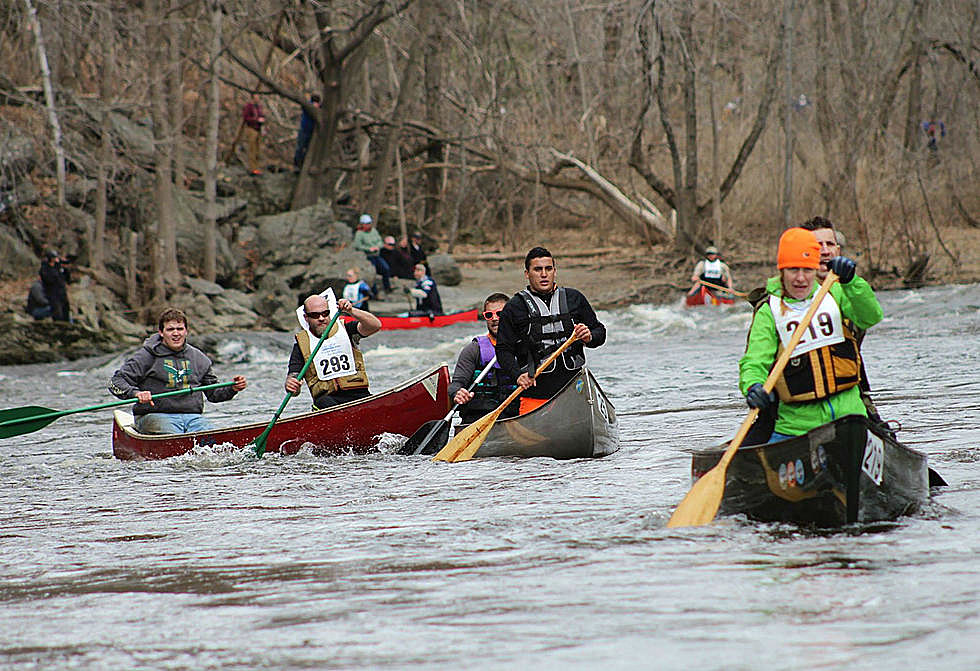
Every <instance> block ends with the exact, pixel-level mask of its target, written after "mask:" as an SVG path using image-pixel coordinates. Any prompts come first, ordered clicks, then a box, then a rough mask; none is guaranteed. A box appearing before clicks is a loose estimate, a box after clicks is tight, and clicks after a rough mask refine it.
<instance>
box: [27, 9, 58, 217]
mask: <svg viewBox="0 0 980 671" xmlns="http://www.w3.org/2000/svg"><path fill="white" fill-rule="evenodd" d="M24 4H25V5H26V6H27V14H28V17H29V20H30V23H31V26H32V28H33V29H34V43H35V46H36V48H37V60H38V65H39V66H40V68H41V81H42V83H43V85H44V101H45V105H46V107H47V109H48V123H50V124H51V140H52V142H51V144H52V145H53V146H54V153H55V168H56V172H57V176H58V205H60V206H62V207H64V205H65V150H64V147H63V146H62V133H61V122H60V121H59V119H58V105H57V102H56V100H55V96H54V88H53V87H52V86H51V68H50V67H48V52H47V50H46V49H45V48H44V33H43V31H42V30H41V19H40V18H39V17H38V15H37V10H36V9H35V7H34V3H33V2H32V1H31V0H24Z"/></svg>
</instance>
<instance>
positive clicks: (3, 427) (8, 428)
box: [0, 381, 235, 438]
mask: <svg viewBox="0 0 980 671" xmlns="http://www.w3.org/2000/svg"><path fill="white" fill-rule="evenodd" d="M233 384H235V383H234V381H232V382H218V383H215V384H206V385H204V386H203V387H188V388H187V389H177V390H176V391H165V392H163V393H162V394H153V398H163V397H164V396H181V395H183V394H193V393H194V392H195V391H207V390H208V389H220V388H221V387H230V386H232V385H233ZM138 401H139V399H135V398H130V399H126V400H124V401H113V402H112V403H102V404H100V405H90V406H88V407H87V408H76V409H74V410H52V409H51V408H42V407H41V406H38V405H28V406H24V407H21V408H7V409H6V410H0V438H12V437H13V436H20V435H23V434H25V433H33V432H35V431H38V430H39V429H43V428H44V427H46V426H47V425H48V424H50V423H51V422H53V421H54V420H56V419H58V418H59V417H64V416H65V415H74V414H75V413H79V412H89V411H91V410H102V409H104V408H117V407H119V406H121V405H131V404H133V403H137V402H138Z"/></svg>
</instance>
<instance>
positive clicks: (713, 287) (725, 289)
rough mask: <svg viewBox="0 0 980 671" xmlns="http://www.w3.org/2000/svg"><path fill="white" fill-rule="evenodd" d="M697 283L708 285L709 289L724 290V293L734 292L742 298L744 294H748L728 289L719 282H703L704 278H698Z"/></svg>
mask: <svg viewBox="0 0 980 671" xmlns="http://www.w3.org/2000/svg"><path fill="white" fill-rule="evenodd" d="M698 283H699V284H703V285H704V286H706V287H708V288H709V289H716V290H718V291H724V292H725V293H728V294H734V295H736V296H741V297H742V298H745V297H746V296H748V294H747V293H745V292H744V291H735V290H734V289H729V288H728V287H723V286H721V285H720V284H712V283H711V282H705V281H704V280H698Z"/></svg>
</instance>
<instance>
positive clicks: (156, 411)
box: [109, 308, 247, 433]
mask: <svg viewBox="0 0 980 671" xmlns="http://www.w3.org/2000/svg"><path fill="white" fill-rule="evenodd" d="M157 330H158V333H156V334H154V335H152V336H150V337H149V338H147V339H146V341H145V342H144V343H143V347H141V348H140V349H139V350H137V352H136V353H135V354H134V355H133V356H132V357H130V358H129V359H128V360H127V361H126V362H125V363H124V364H123V365H122V367H121V368H120V369H119V370H117V371H116V372H115V373H114V374H113V376H112V378H111V379H110V380H109V392H110V393H112V394H113V395H114V396H118V397H119V398H123V399H128V398H136V399H138V403H137V404H136V406H135V407H134V408H133V415H134V416H135V418H136V422H135V426H136V430H137V431H139V432H140V433H192V432H196V431H211V430H213V428H214V427H213V426H212V425H211V423H210V422H209V421H207V420H206V419H204V417H202V413H203V412H204V397H205V396H207V398H208V400H209V401H211V402H212V403H220V402H222V401H229V400H231V399H232V398H234V397H235V394H237V393H238V392H240V391H242V390H243V389H245V387H246V386H247V382H246V380H245V377H244V376H243V375H236V376H235V377H234V378H233V379H234V382H235V384H234V385H233V386H231V387H222V388H220V389H209V390H207V391H204V392H200V391H198V392H193V393H190V394H183V395H178V396H166V397H164V398H161V399H159V400H157V401H154V400H153V394H161V393H163V392H167V391H175V390H177V389H187V388H190V387H200V386H204V385H209V384H215V383H217V382H218V378H217V377H216V376H215V375H214V373H212V372H211V359H209V358H208V357H207V356H206V355H205V354H204V352H202V351H201V350H199V349H197V348H196V347H194V346H193V345H188V344H187V316H186V315H185V314H184V313H183V312H182V311H180V310H177V309H176V308H167V309H166V310H164V311H163V312H162V313H161V314H160V318H159V320H158V321H157Z"/></svg>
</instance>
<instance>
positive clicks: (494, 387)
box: [449, 293, 520, 424]
mask: <svg viewBox="0 0 980 671" xmlns="http://www.w3.org/2000/svg"><path fill="white" fill-rule="evenodd" d="M506 303H507V294H500V293H496V294H490V295H489V296H487V299H486V300H485V301H483V318H484V319H485V320H486V322H487V334H486V335H481V336H477V337H476V338H473V340H472V341H471V342H469V343H467V344H466V347H464V348H463V349H462V351H460V353H459V356H458V357H457V358H456V367H455V368H454V369H453V380H452V382H451V383H450V385H449V397H450V398H452V399H453V402H454V403H458V404H459V417H460V419H461V420H462V422H463V424H472V423H473V422H475V421H476V420H478V419H480V418H481V417H483V416H484V415H485V414H487V413H488V412H491V411H492V410H495V409H496V408H497V406H499V405H500V404H501V403H503V402H504V399H506V398H507V397H508V396H509V395H510V393H511V392H512V391H514V389H516V388H517V387H516V384H515V383H514V379H513V378H511V377H508V376H507V374H506V373H504V371H503V369H502V368H501V367H500V364H499V363H498V362H496V361H494V364H493V367H492V368H491V369H490V372H489V373H487V375H486V376H485V377H484V378H483V380H481V381H480V383H479V384H477V385H476V387H474V388H473V391H469V389H468V387H469V386H470V385H471V384H473V381H474V380H476V378H477V377H479V376H480V374H481V373H482V372H483V369H484V368H486V367H487V365H488V364H489V363H490V362H491V361H493V359H494V357H495V356H496V352H495V351H494V346H495V345H496V344H497V327H498V326H499V325H500V312H501V310H503V309H504V304H506ZM519 406H520V402H519V401H515V402H513V403H511V404H510V405H509V406H507V408H506V409H504V411H503V413H501V416H502V417H514V416H516V415H517V411H518V408H519Z"/></svg>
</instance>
